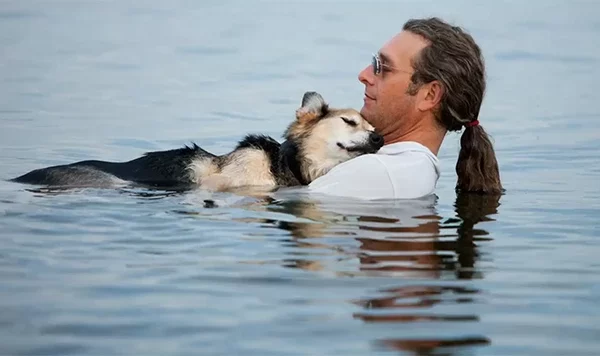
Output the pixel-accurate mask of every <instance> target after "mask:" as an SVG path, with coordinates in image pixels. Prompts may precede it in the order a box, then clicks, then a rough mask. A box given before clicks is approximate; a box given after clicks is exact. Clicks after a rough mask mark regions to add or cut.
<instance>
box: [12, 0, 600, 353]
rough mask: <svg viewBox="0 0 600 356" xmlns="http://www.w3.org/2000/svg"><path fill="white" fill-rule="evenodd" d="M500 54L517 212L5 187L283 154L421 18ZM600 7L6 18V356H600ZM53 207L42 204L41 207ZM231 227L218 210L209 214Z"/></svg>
mask: <svg viewBox="0 0 600 356" xmlns="http://www.w3.org/2000/svg"><path fill="white" fill-rule="evenodd" d="M430 15H437V16H442V17H443V18H445V19H447V20H449V21H452V22H455V23H457V24H460V25H463V26H465V27H466V28H467V29H468V30H469V31H470V32H471V33H472V34H473V35H474V36H475V38H476V39H477V41H478V42H479V43H480V44H481V47H482V49H483V51H484V54H485V57H486V62H487V70H488V81H489V86H488V91H487V96H486V99H485V102H484V106H483V108H482V114H481V118H480V119H481V122H482V124H483V126H484V127H485V128H486V130H488V131H489V132H490V134H491V135H492V136H493V138H494V140H495V147H496V149H497V154H498V159H499V162H500V168H501V174H502V179H503V182H504V185H505V188H506V189H507V191H506V194H505V195H503V196H501V197H486V198H482V197H477V196H459V197H457V196H456V194H455V193H454V191H453V187H454V184H455V181H456V176H455V173H454V164H455V162H456V157H457V153H458V139H459V135H457V134H450V135H448V138H447V140H446V141H445V143H444V146H443V147H442V150H441V152H440V159H441V161H442V177H441V178H440V181H439V184H438V189H437V194H436V196H434V197H429V198H427V199H422V200H417V201H396V202H384V203H382V202H378V203H369V202H361V201H351V200H343V199H332V198H328V197H316V196H308V195H306V194H304V192H303V191H302V190H290V191H282V192H278V193H276V194H273V195H272V196H270V197H267V198H261V197H244V196H239V195H233V194H215V195H210V194H207V193H203V192H189V193H181V194H169V193H168V192H163V191H151V190H136V189H122V190H94V189H87V190H74V191H67V192H48V191H44V190H39V189H31V188H32V187H28V186H24V185H20V184H15V183H10V182H7V181H6V179H9V178H12V177H14V176H17V175H20V174H22V173H24V172H26V171H29V170H31V169H34V168H39V167H43V166H47V165H51V164H62V163H67V162H73V161H76V160H82V159H96V158H99V159H105V160H129V159H131V158H134V157H137V156H138V155H140V154H141V153H143V152H145V151H148V150H159V149H170V148H175V147H180V146H182V145H184V144H188V143H190V142H192V141H194V142H196V143H198V144H199V145H201V146H203V147H204V148H206V149H208V150H211V151H213V152H216V153H224V152H227V151H228V150H230V149H231V148H232V147H233V146H234V145H235V142H236V141H237V140H238V139H239V138H241V137H242V136H243V135H244V134H246V133H248V132H263V133H266V134H270V135H273V136H275V137H277V138H279V137H280V136H281V133H282V132H283V130H284V128H285V127H286V126H287V124H288V123H289V121H290V120H291V119H293V115H294V110H295V109H296V108H297V107H298V105H299V104H300V100H301V97H302V94H303V93H304V92H305V91H308V90H316V91H319V92H320V93H321V94H322V95H323V96H324V97H325V99H326V100H328V101H329V102H330V103H331V104H332V105H334V106H353V107H356V108H360V106H361V105H362V101H361V100H362V93H363V86H362V85H361V84H360V83H359V82H358V80H357V75H358V72H359V71H360V70H361V69H362V68H363V67H364V66H365V65H367V64H368V62H369V60H370V55H371V53H372V52H374V51H376V50H377V49H378V48H379V47H380V46H381V45H382V44H383V43H384V41H386V40H387V39H388V38H389V37H391V36H392V35H393V34H394V33H396V32H397V31H399V30H400V27H401V25H402V23H403V22H404V21H405V20H407V19H408V18H410V17H422V16H430ZM599 19H600V2H592V1H587V2H583V1H581V2H573V1H568V2H567V1H553V2H542V1H537V2H531V3H529V4H526V3H525V2H520V1H519V2H517V1H513V2H506V3H500V2H492V1H487V2H467V1H458V2H452V3H451V2H433V1H430V2H428V1H395V2H393V3H392V2H383V1H378V2H372V3H371V2H369V3H367V2H364V3H362V4H360V3H357V2H350V1H347V2H343V1H322V2H317V1H308V0H306V1H295V2H279V1H277V2H276V1H255V2H242V1H237V2H233V1H220V2H217V1H198V2H192V1H180V2H163V1H136V2H132V1H130V2H117V1H112V2H109V1H95V2H92V1H88V2H75V1H70V2H68V1H2V3H1V4H0V55H1V57H0V125H1V130H0V162H1V164H0V179H1V181H0V285H1V287H0V354H2V355H85V356H87V355H117V354H119V355H200V354H202V355H204V354H206V355H209V354H210V355H231V354H246V355H379V354H380V355H384V354H402V355H598V354H600V303H599V302H598V301H599V300H600V260H599V258H598V255H599V254H600V239H599V238H600V236H599V235H600V228H599V223H598V220H599V217H600V202H599V199H600V186H599V183H598V182H599V181H600V159H599V157H600V154H599V152H598V151H599V148H600V109H599V108H598V90H597V88H598V81H599V80H600V46H599V44H600V42H599V38H600V20H599ZM33 188H35V187H33ZM208 198H210V199H213V200H215V201H216V202H217V207H213V208H209V207H205V205H204V200H205V199H208Z"/></svg>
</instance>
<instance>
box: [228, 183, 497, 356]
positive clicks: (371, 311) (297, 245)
mask: <svg viewBox="0 0 600 356" xmlns="http://www.w3.org/2000/svg"><path fill="white" fill-rule="evenodd" d="M500 198H501V196H500V195H495V196H487V195H479V194H460V195H458V196H457V198H456V201H455V204H454V208H455V214H456V216H455V217H452V218H444V217H442V216H440V215H438V214H437V213H436V208H435V206H436V204H435V203H436V197H434V196H432V197H427V198H426V199H424V200H423V201H421V202H420V204H417V205H415V204H412V202H408V203H407V202H382V203H381V204H380V205H377V204H371V205H365V206H364V208H365V209H363V211H364V214H363V215H361V214H360V211H361V208H360V207H358V206H356V205H355V206H354V207H353V208H350V207H349V206H348V205H343V204H339V205H337V204H323V203H322V202H319V201H314V200H307V199H301V200H297V199H296V200H280V201H278V200H275V199H272V198H269V199H264V200H262V204H258V205H256V206H255V207H261V208H262V209H264V211H268V212H276V213H279V214H286V216H287V217H291V218H290V219H286V220H279V219H264V218H244V219H240V220H238V221H243V222H247V223H258V224H260V226H261V227H262V228H267V229H271V228H276V229H280V230H283V231H285V232H286V233H289V238H287V239H281V244H282V245H283V246H285V247H287V248H289V251H290V252H289V253H288V257H286V258H283V259H282V260H281V261H280V265H281V266H283V267H286V268H294V269H301V270H305V271H309V272H316V271H327V270H328V269H333V270H334V271H335V272H336V275H337V276H340V277H348V276H372V277H377V276H394V277H396V278H399V281H401V282H402V284H401V285H399V286H397V287H391V288H385V289H381V290H379V291H378V294H380V295H381V296H378V297H373V298H366V299H357V300H351V301H350V302H351V303H353V304H355V305H357V306H360V307H362V309H363V311H361V312H356V313H354V314H353V317H354V318H355V319H358V320H361V321H363V322H364V323H388V324H389V323H396V324H406V325H410V324H412V323H420V324H422V323H436V324H440V323H441V324H443V323H456V322H459V323H477V322H479V321H480V318H479V316H478V315H477V314H475V313H465V312H464V310H469V308H468V307H466V306H467V305H469V304H471V303H475V302H477V298H478V294H479V293H480V291H479V289H477V288H472V287H468V286H465V285H462V284H460V285H459V284H457V285H454V284H452V283H453V281H457V282H458V281H463V280H467V281H468V280H472V279H483V278H485V274H484V272H483V271H482V270H480V269H479V268H478V265H477V264H478V260H479V258H480V253H479V252H478V248H479V244H481V243H486V242H490V241H493V238H492V237H491V236H489V234H488V232H487V231H485V230H483V229H478V228H476V225H477V224H478V223H479V222H488V221H494V215H495V214H496V213H497V212H498V207H499V205H500ZM356 204H360V203H359V202H356ZM377 212H380V213H381V215H382V216H379V215H377ZM410 214H412V215H410ZM394 216H395V217H394ZM298 220H300V221H298ZM349 239H351V240H352V241H354V242H355V243H354V244H351V243H349V242H348V240H349ZM332 241H339V243H335V242H332ZM302 251H305V252H302ZM324 257H326V258H324ZM332 260H333V261H335V263H333V264H332V263H331V261H332ZM352 260H355V261H356V262H357V263H356V264H352V265H353V266H356V268H355V269H354V270H352V269H351V270H347V269H346V270H340V267H341V266H343V265H346V266H347V265H348V263H349V261H352ZM343 261H346V263H342V262H343ZM410 280H420V281H423V280H427V281H429V282H425V283H423V282H419V283H415V284H411V283H409V282H407V281H410ZM436 280H440V281H446V282H449V283H451V284H449V285H439V284H438V283H437V282H436V283H433V282H435V281H436ZM452 304H460V305H461V306H463V308H461V310H462V311H463V312H461V313H451V314H447V313H443V314H442V313H437V312H436V307H438V306H440V305H452ZM376 343H377V344H378V345H381V346H384V347H386V348H392V349H397V350H402V351H410V352H412V353H413V354H415V355H429V354H432V353H434V352H436V351H437V350H438V349H443V350H446V351H447V350H448V349H451V350H457V351H456V352H458V353H456V355H459V354H462V353H461V352H460V350H461V348H464V347H470V346H481V345H487V344H490V343H491V340H490V338H489V337H487V336H486V335H465V336H464V337H458V338H456V337H454V338H436V337H435V336H432V337H430V338H425V339H424V338H418V339H416V338H414V339H413V338H403V337H397V338H387V339H381V340H377V341H376ZM436 354H438V353H436ZM445 354H448V355H450V354H453V355H454V354H455V353H453V352H451V353H445Z"/></svg>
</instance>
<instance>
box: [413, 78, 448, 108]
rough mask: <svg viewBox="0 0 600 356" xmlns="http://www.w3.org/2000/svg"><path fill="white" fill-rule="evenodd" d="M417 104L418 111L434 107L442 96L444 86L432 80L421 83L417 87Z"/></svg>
mask: <svg viewBox="0 0 600 356" xmlns="http://www.w3.org/2000/svg"><path fill="white" fill-rule="evenodd" d="M418 95H419V104H418V106H417V108H418V109H419V110H420V111H428V110H432V109H433V108H435V107H436V106H437V105H438V104H439V103H440V102H441V101H442V98H443V96H444V87H443V86H442V84H441V83H440V82H439V81H437V80H434V81H432V82H429V83H427V84H423V85H422V86H421V88H420V89H419V93H418Z"/></svg>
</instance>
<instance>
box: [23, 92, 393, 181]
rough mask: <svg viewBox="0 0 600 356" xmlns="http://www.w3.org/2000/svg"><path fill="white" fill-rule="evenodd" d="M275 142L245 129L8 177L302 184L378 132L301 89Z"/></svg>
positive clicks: (377, 139)
mask: <svg viewBox="0 0 600 356" xmlns="http://www.w3.org/2000/svg"><path fill="white" fill-rule="evenodd" d="M284 138H285V141H284V142H283V143H282V144H280V143H279V142H277V141H275V140H274V139H273V138H271V137H268V136H264V135H248V136H246V137H245V138H244V139H243V140H242V141H240V142H239V143H238V145H237V147H236V148H235V149H234V150H233V151H231V152H230V153H228V154H225V155H222V156H217V155H214V154H212V153H210V152H207V151H205V150H203V149H202V148H200V147H198V146H197V145H196V144H193V145H192V146H191V147H189V146H185V147H183V148H179V149H174V150H168V151H156V152H149V153H146V154H145V155H143V156H142V157H139V158H137V159H134V160H131V161H128V162H121V163H117V162H105V161H81V162H76V163H72V164H68V165H60V166H52V167H47V168H42V169H37V170H34V171H31V172H29V173H26V174H24V175H22V176H20V177H17V178H14V179H13V181H14V182H20V183H28V184H36V185H47V186H59V187H110V186H114V185H115V184H129V183H136V184H140V185H145V186H152V187H163V188H184V189H189V188H194V187H197V186H199V187H202V188H205V189H208V190H213V191H223V190H229V189H234V188H240V187H246V186H261V187H267V188H269V187H270V188H276V187H278V186H295V185H306V184H309V183H310V182H311V181H313V180H314V179H316V178H318V177H320V176H322V175H323V174H325V173H327V172H328V171H329V170H330V169H331V168H333V167H334V166H336V165H338V164H340V163H342V162H344V161H347V160H349V159H351V158H353V157H357V156H359V155H362V154H365V153H374V152H376V151H378V150H379V148H381V146H382V145H383V138H382V137H381V136H380V135H379V134H377V133H375V131H374V129H373V126H371V125H370V124H369V123H368V122H367V121H366V120H365V119H364V118H363V117H362V116H361V115H360V113H358V112H357V111H356V110H354V109H331V108H329V106H328V104H327V103H325V101H324V100H323V98H322V97H321V95H320V94H318V93H316V92H306V93H305V94H304V96H303V98H302V106H301V107H300V108H299V109H298V110H296V120H295V121H294V122H292V123H291V124H290V125H289V126H288V128H287V130H286V131H285V133H284Z"/></svg>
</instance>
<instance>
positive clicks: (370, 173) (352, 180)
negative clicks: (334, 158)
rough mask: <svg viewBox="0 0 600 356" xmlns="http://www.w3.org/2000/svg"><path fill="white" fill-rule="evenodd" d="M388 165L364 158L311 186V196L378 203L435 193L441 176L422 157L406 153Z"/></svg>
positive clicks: (383, 161) (339, 167)
mask: <svg viewBox="0 0 600 356" xmlns="http://www.w3.org/2000/svg"><path fill="white" fill-rule="evenodd" d="M402 155H403V157H398V156H396V157H393V161H392V162H387V161H386V160H385V156H384V157H380V156H378V155H363V156H359V157H357V158H354V159H351V160H349V161H347V162H344V163H342V164H340V165H338V166H336V167H334V168H333V169H332V170H331V171H329V172H328V173H327V174H325V175H323V176H321V177H319V178H317V179H316V180H314V181H313V182H312V183H311V184H309V186H308V189H309V192H315V193H322V194H327V195H335V196H345V197H353V198H359V199H366V200H374V199H414V198H419V197H423V196H425V195H428V194H431V193H433V191H434V190H435V185H436V182H437V173H436V171H435V167H434V166H433V164H432V163H431V162H430V160H429V159H428V158H427V157H425V156H424V155H422V154H416V155H415V154H412V153H411V152H407V153H403V154H402Z"/></svg>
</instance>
